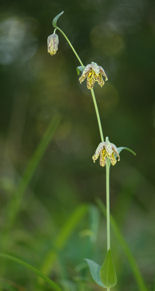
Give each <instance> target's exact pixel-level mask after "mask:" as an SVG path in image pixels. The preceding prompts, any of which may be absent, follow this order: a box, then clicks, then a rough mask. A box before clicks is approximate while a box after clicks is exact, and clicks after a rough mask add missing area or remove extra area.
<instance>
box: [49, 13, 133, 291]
mask: <svg viewBox="0 0 155 291" xmlns="http://www.w3.org/2000/svg"><path fill="white" fill-rule="evenodd" d="M63 13H64V11H62V12H61V13H59V14H58V15H57V16H56V17H54V19H53V21H52V24H53V27H54V32H53V34H51V35H50V36H49V37H48V40H47V44H48V52H49V53H50V55H52V56H53V55H55V54H56V52H57V51H58V44H59V39H58V36H57V34H56V31H57V30H58V31H59V32H60V33H61V34H62V35H63V36H64V38H65V39H66V41H67V42H68V44H69V46H70V47H71V49H72V51H73V53H74V55H75V56H76V58H77V60H78V61H79V63H80V66H78V67H77V74H78V75H79V74H80V73H81V76H80V77H79V82H80V83H82V82H83V81H85V80H87V88H88V89H89V90H90V92H91V95H92V99H93V103H94V108H95V112H96V117H97V123H98V128H99V133H100V139H101V142H100V143H99V145H98V147H97V149H96V151H95V154H94V155H93V157H92V159H93V162H95V161H96V160H97V159H98V158H99V163H100V166H101V167H106V220H107V253H106V256H105V260H104V263H103V264H102V266H99V265H98V264H97V263H95V262H93V261H92V260H89V259H86V261H87V263H88V266H89V269H90V273H91V275H92V278H93V279H94V281H95V282H96V283H97V284H98V285H99V286H101V287H103V288H107V291H110V289H111V288H112V287H114V286H115V285H116V284H117V277H116V272H115V267H114V264H113V259H112V254H111V241H110V166H111V165H112V166H114V165H115V164H116V163H117V161H120V152H121V151H122V150H123V149H126V150H128V151H130V152H131V153H133V154H135V153H134V152H133V151H132V150H130V149H129V148H127V147H117V146H116V145H115V144H113V143H111V142H110V141H109V139H108V137H106V140H105V141H104V135H103V129H102V124H101V119H100V114H99V110H98V105H97V102H96V97H95V92H94V85H95V83H96V82H97V83H98V85H99V86H100V87H103V85H104V84H105V82H106V81H107V80H108V77H107V75H106V73H105V71H104V69H103V68H102V66H99V65H97V64H96V63H95V62H91V63H90V64H88V65H86V66H85V65H84V64H83V62H82V61H81V59H80V57H79V55H78V53H77V51H76V50H75V48H74V47H73V45H72V43H71V42H70V40H69V39H68V37H67V36H66V34H65V33H64V31H63V30H62V29H61V28H60V27H59V26H58V25H57V21H58V19H59V18H60V16H61V15H62V14H63Z"/></svg>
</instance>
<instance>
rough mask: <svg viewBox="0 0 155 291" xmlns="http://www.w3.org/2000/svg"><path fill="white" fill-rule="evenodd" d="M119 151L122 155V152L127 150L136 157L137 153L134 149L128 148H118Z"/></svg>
mask: <svg viewBox="0 0 155 291" xmlns="http://www.w3.org/2000/svg"><path fill="white" fill-rule="evenodd" d="M117 150H118V153H119V154H120V152H121V151H122V150H126V151H128V152H130V153H131V154H133V155H134V156H136V153H135V152H134V151H133V150H132V149H130V148H128V147H118V148H117Z"/></svg>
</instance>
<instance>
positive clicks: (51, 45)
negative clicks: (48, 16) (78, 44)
mask: <svg viewBox="0 0 155 291" xmlns="http://www.w3.org/2000/svg"><path fill="white" fill-rule="evenodd" d="M58 45H59V37H58V35H57V34H56V33H52V34H50V35H49V36H48V38H47V51H48V53H49V54H50V55H51V56H53V55H55V54H56V52H57V50H58Z"/></svg>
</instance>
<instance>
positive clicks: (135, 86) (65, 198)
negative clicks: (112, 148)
mask: <svg viewBox="0 0 155 291" xmlns="http://www.w3.org/2000/svg"><path fill="white" fill-rule="evenodd" d="M62 10H64V11H65V13H64V15H63V16H62V17H61V19H60V20H59V26H60V27H61V28H62V29H63V30H64V32H65V33H66V34H67V35H68V37H69V39H70V40H71V42H72V44H73V45H74V47H75V48H76V50H77V51H78V53H79V54H80V57H81V59H82V60H83V62H84V63H85V64H88V63H90V62H91V61H95V62H96V63H98V64H99V65H101V66H103V68H104V69H105V71H106V73H107V75H108V78H109V81H108V82H107V83H106V84H105V86H104V87H103V88H102V89H101V88H100V87H98V86H95V92H96V96H97V102H98V105H99V110H100V113H101V119H102V124H103V131H104V135H105V136H109V138H110V141H111V142H113V143H115V144H116V145H117V146H128V147H130V148H132V149H133V150H135V151H136V153H137V155H136V157H134V156H132V155H131V154H130V153H128V152H125V151H124V152H122V153H121V161H120V163H117V165H116V166H115V167H113V168H112V170H111V212H112V214H113V215H114V217H115V219H116V221H117V222H118V225H119V227H120V229H121V231H122V233H123V235H124V237H125V239H126V241H127V242H128V244H129V247H130V249H131V251H132V253H133V255H134V257H135V259H136V261H137V264H138V265H139V268H140V270H141V273H142V275H143V278H144V280H145V281H146V284H147V286H148V288H149V290H155V281H154V265H155V247H154V245H155V228H154V219H155V211H154V207H155V195H154V190H155V185H154V162H155V158H154V149H155V135H154V130H155V101H154V82H155V80H154V71H155V70H154V67H155V65H154V63H155V61H154V60H155V58H154V54H155V17H154V15H155V6H154V1H152V2H151V1H147V0H136V1H134V0H131V1H126V0H124V1H123V0H122V1H121V0H120V1H101V0H96V1H92V0H82V1H70V0H68V1H61V0H58V1H40V0H39V1H34V0H32V1H29V0H27V1H26V0H25V1H19V0H14V1H7V0H5V1H1V8H0V84H1V98H0V108H1V114H0V160H1V167H0V188H1V190H0V192H1V195H0V200H1V201H0V205H1V206H0V213H1V215H0V217H1V218H0V227H1V230H2V231H1V233H2V232H3V228H4V227H5V224H6V220H5V209H6V207H7V205H8V203H9V201H10V200H11V199H12V197H13V195H14V193H15V191H16V188H17V185H18V183H19V181H20V179H21V177H22V175H23V172H24V169H25V168H26V165H27V163H28V161H29V160H30V158H31V156H32V154H33V152H34V151H35V149H36V147H37V145H38V143H39V142H40V140H41V139H42V137H43V134H44V132H45V130H46V129H47V127H48V124H49V123H50V120H51V118H52V116H54V115H55V114H57V113H59V114H60V116H61V122H60V125H59V127H58V129H57V130H56V133H55V135H54V138H53V139H52V141H51V143H50V145H49V146H48V149H47V150H46V153H45V155H44V157H43V159H42V160H41V162H40V163H39V166H38V167H37V170H36V171H35V174H34V176H33V179H32V180H31V183H30V184H29V187H28V188H27V190H26V191H25V193H24V197H23V199H22V201H21V205H20V211H19V214H18V217H17V219H16V221H15V223H14V226H13V228H12V230H11V231H10V233H9V237H10V244H9V246H8V247H7V249H6V250H5V251H6V252H9V253H13V254H15V255H17V256H19V257H23V258H25V260H27V261H29V262H31V263H32V264H34V265H36V266H38V267H39V266H40V265H41V264H42V261H43V258H44V256H45V254H46V252H47V251H48V250H49V249H50V247H51V245H52V242H53V238H55V237H56V235H57V234H58V232H59V231H60V229H61V228H62V227H63V224H64V222H65V221H66V220H67V219H68V217H69V216H70V215H71V213H72V212H73V210H74V209H76V207H78V206H79V205H81V204H93V205H96V199H97V198H100V199H101V200H102V201H104V202H105V170H104V169H102V168H101V167H99V165H98V163H96V164H95V165H94V164H93V163H92V158H91V157H92V154H93V153H94V151H95V149H96V147H97V145H98V143H99V142H100V140H99V133H98V127H97V122H96V116H95V112H94V108H93V103H92V99H91V95H90V93H89V91H88V90H87V88H86V85H85V84H82V85H80V84H79V81H78V77H77V74H76V67H77V66H78V65H79V64H78V61H77V60H76V59H75V57H74V55H73V52H72V51H71V49H70V48H69V46H68V44H67V43H66V41H65V39H64V38H63V37H62V35H60V34H59V39H60V44H59V50H58V52H57V54H56V55H55V56H52V57H51V56H50V55H49V54H47V45H46V42H47V36H48V35H49V34H51V33H52V32H53V28H52V19H53V17H54V16H55V15H56V14H58V13H59V12H61V11H62ZM88 228H89V219H88V217H86V218H85V219H83V220H81V222H80V224H79V226H78V227H77V228H76V229H75V231H74V233H73V234H72V235H71V236H70V238H69V240H68V241H67V242H66V245H65V246H64V248H62V250H61V252H60V253H59V256H58V259H57V261H56V262H55V267H54V275H53V274H52V273H51V274H50V275H51V276H53V277H52V278H54V279H56V280H57V281H58V282H59V281H60V279H61V280H64V281H65V280H66V281H65V282H69V283H66V284H72V285H66V286H69V287H66V288H67V289H66V290H71V291H74V290H100V288H98V289H97V287H95V285H94V284H93V283H91V284H92V285H90V283H89V282H90V281H91V280H90V277H89V274H88V269H87V268H86V269H84V272H85V273H84V275H83V274H82V275H81V276H85V278H89V280H86V282H85V283H83V284H85V285H84V286H85V287H84V288H85V289H78V288H82V287H76V286H77V285H76V280H77V279H76V276H80V275H79V274H77V269H76V267H77V266H78V265H80V264H83V259H84V258H85V257H89V258H92V259H95V260H96V261H97V260H98V262H100V263H101V261H100V260H101V254H104V251H105V248H106V242H105V239H106V228H105V220H104V217H102V215H101V216H100V223H99V234H98V238H97V240H96V242H95V244H94V245H93V248H94V251H93V252H92V249H91V248H92V245H91V243H90V241H89V235H88V236H87V235H84V236H83V235H81V232H83V230H84V229H88ZM2 236H3V235H2ZM112 244H113V248H114V253H115V257H116V261H117V265H118V266H117V269H118V275H119V284H118V287H115V289H114V290H126V291H128V290H132V291H134V290H135V291H136V290H140V289H138V287H137V286H136V283H135V280H134V278H133V275H132V271H131V269H130V266H129V264H128V261H127V260H126V259H125V256H124V254H123V252H121V247H120V246H119V245H118V243H117V241H116V240H115V237H113V243H112ZM1 249H2V247H1ZM3 272H4V270H3ZM0 277H1V278H0V279H1V281H0V282H1V284H2V285H3V283H4V284H5V283H6V282H7V280H8V281H9V280H10V282H13V283H12V288H14V289H7V287H6V286H5V289H3V290H39V287H35V283H34V282H35V278H34V276H33V275H31V274H30V273H29V272H25V271H24V270H23V269H22V268H21V269H20V267H18V266H16V267H14V265H13V263H11V264H9V263H8V264H6V267H5V272H4V275H3V273H2V275H1V276H0ZM81 280H82V279H81ZM14 282H16V286H15V285H14ZM20 286H23V288H24V289H20V288H19V287H20ZM47 288H48V287H43V289H42V290H48V289H47ZM76 288H77V289H76ZM88 288H90V289H88ZM95 288H96V289H95Z"/></svg>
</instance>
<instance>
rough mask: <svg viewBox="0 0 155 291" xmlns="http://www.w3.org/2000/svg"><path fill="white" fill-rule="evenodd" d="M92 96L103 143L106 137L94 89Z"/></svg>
mask: <svg viewBox="0 0 155 291" xmlns="http://www.w3.org/2000/svg"><path fill="white" fill-rule="evenodd" d="M91 95H92V98H93V102H94V107H95V112H96V117H97V123H98V127H99V132H100V137H101V141H102V142H103V141H104V136H103V130H102V125H101V118H100V114H99V110H98V106H97V102H96V97H95V92H94V90H93V89H91Z"/></svg>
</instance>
